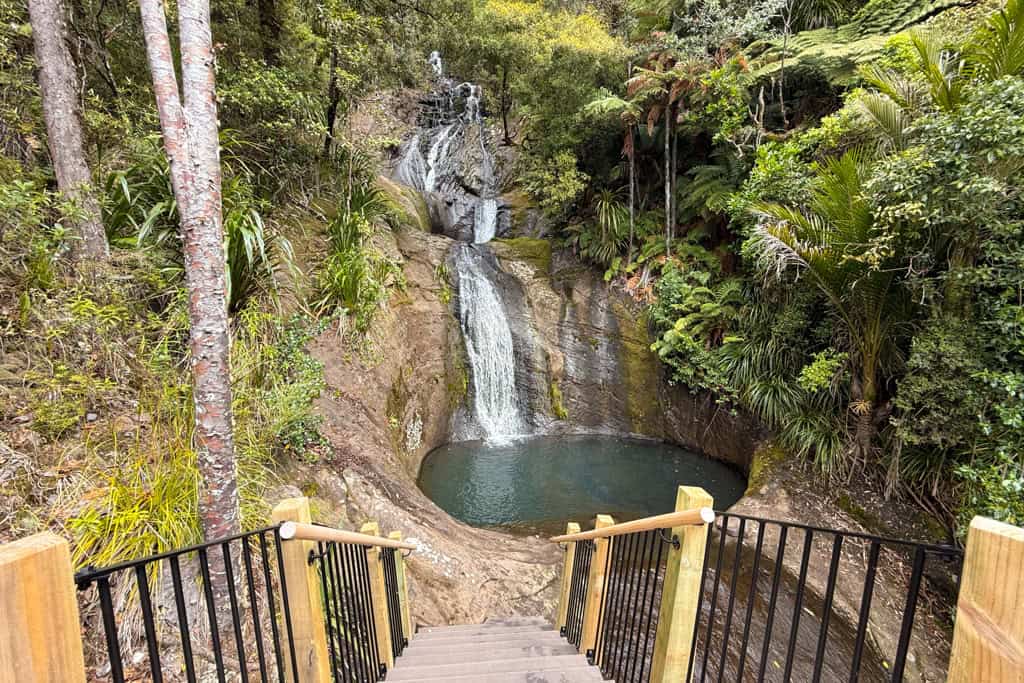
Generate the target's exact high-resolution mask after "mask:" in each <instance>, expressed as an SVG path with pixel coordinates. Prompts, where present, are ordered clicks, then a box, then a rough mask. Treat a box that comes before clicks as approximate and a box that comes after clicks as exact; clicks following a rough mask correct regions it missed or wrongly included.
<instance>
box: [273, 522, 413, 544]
mask: <svg viewBox="0 0 1024 683" xmlns="http://www.w3.org/2000/svg"><path fill="white" fill-rule="evenodd" d="M279 533H280V534H281V538H282V539H283V540H285V541H291V540H296V541H321V542H323V543H353V544H355V545H365V546H370V547H377V548H395V549H396V550H416V546H415V545H413V544H412V543H407V542H405V541H397V540H395V539H391V538H382V537H380V536H369V535H367V534H358V533H356V532H354V531H342V530H341V529H332V528H330V527H326V526H317V525H316V524H303V523H302V522H285V523H284V524H282V525H281V530H280V532H279Z"/></svg>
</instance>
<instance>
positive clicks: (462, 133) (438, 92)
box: [394, 51, 527, 438]
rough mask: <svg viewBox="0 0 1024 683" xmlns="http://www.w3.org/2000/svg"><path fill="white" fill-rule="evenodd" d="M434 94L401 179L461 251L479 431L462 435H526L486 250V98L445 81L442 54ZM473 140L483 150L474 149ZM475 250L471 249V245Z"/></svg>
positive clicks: (489, 174) (492, 232)
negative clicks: (424, 197) (429, 206)
mask: <svg viewBox="0 0 1024 683" xmlns="http://www.w3.org/2000/svg"><path fill="white" fill-rule="evenodd" d="M428 62H429V64H430V68H431V69H432V70H433V74H434V77H435V78H434V83H435V86H434V90H433V91H432V92H431V93H430V94H429V95H427V96H425V97H424V98H423V99H421V107H420V112H419V116H418V119H417V128H416V131H415V132H414V133H413V135H412V136H410V138H409V140H408V141H407V142H406V144H405V145H404V147H403V148H402V154H401V158H400V159H399V162H398V165H397V166H396V167H395V171H394V175H395V177H396V179H398V180H399V181H401V182H403V183H405V184H406V185H409V186H410V187H414V188H416V189H418V190H420V191H421V192H424V193H428V194H429V198H428V201H432V202H435V203H434V206H438V207H441V209H442V210H441V211H440V212H439V213H440V214H442V215H443V219H444V220H445V221H447V222H446V223H445V226H444V227H445V230H444V232H445V234H448V235H449V236H452V237H457V239H459V240H460V241H461V242H462V243H461V244H457V245H456V246H455V247H454V248H453V253H452V261H451V262H452V264H453V270H454V273H455V277H456V280H457V282H456V283H453V284H457V288H458V293H459V296H458V309H459V310H458V317H459V324H460V327H461V329H462V335H463V338H464V340H465V344H466V352H467V356H468V360H469V364H470V370H471V372H470V381H471V391H470V395H471V403H472V404H471V405H470V406H469V409H470V410H469V417H470V418H471V421H472V422H473V423H474V425H473V426H474V427H475V428H474V429H470V430H469V433H467V434H466V435H463V436H464V437H467V438H474V437H476V436H478V435H480V434H482V435H483V436H484V437H486V438H495V437H504V436H510V435H516V434H522V433H524V432H526V431H527V428H526V420H524V419H522V417H521V414H520V410H519V393H518V391H517V389H516V377H515V359H516V349H515V342H514V337H513V335H512V329H511V326H510V324H509V320H508V316H507V315H506V307H505V304H504V302H503V300H502V294H501V290H500V288H499V287H497V286H496V281H495V276H496V273H495V269H496V268H497V265H496V262H495V261H494V258H493V256H492V254H491V250H490V247H489V246H487V242H490V241H491V240H492V239H494V238H495V236H496V235H497V232H498V208H499V207H498V195H499V192H498V183H497V181H496V179H495V173H494V155H493V152H492V150H491V143H490V140H489V137H488V135H487V127H486V123H485V119H484V108H483V91H482V89H481V88H480V86H479V85H476V84H475V83H468V82H463V83H456V82H455V81H454V80H453V79H451V78H449V77H447V76H445V74H444V67H443V62H442V60H441V54H440V53H439V52H436V51H435V52H432V53H431V54H430V58H429V60H428ZM472 134H477V137H479V149H476V148H475V143H474V144H473V146H472V147H471V146H470V141H471V139H472ZM469 243H472V244H469Z"/></svg>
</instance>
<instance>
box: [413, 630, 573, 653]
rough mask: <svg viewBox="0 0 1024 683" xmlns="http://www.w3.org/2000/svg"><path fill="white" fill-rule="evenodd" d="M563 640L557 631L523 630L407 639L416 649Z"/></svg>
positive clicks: (511, 645) (514, 645) (519, 644)
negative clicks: (519, 631) (428, 638)
mask: <svg viewBox="0 0 1024 683" xmlns="http://www.w3.org/2000/svg"><path fill="white" fill-rule="evenodd" d="M559 641H561V642H564V640H563V639H562V638H561V637H560V636H559V635H558V632H557V631H554V630H551V631H525V632H522V633H500V632H496V633H481V634H477V635H465V636H461V637H456V636H452V637H450V638H435V639H432V640H427V639H421V638H418V637H415V636H414V637H413V639H412V640H411V641H409V647H410V648H413V647H415V648H416V649H420V648H424V649H428V648H438V647H441V648H449V647H457V646H469V647H474V646H482V647H494V646H495V645H497V644H501V643H506V644H507V645H508V646H509V647H524V646H526V645H531V644H534V643H536V644H539V645H544V644H551V643H557V642H559Z"/></svg>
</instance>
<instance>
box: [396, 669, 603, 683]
mask: <svg viewBox="0 0 1024 683" xmlns="http://www.w3.org/2000/svg"><path fill="white" fill-rule="evenodd" d="M387 680H389V681H390V680H393V679H392V678H391V676H390V675H389V676H388V678H387ZM410 680H411V679H410ZM415 680H416V681H419V682H420V683H440V682H441V681H445V682H446V683H591V682H592V681H603V680H604V679H603V678H602V677H601V672H600V671H599V670H598V669H597V668H596V667H593V666H585V667H579V668H573V669H567V668H562V669H555V670H553V671H547V670H544V669H531V670H529V671H514V672H512V671H510V672H505V673H486V674H479V673H478V674H470V675H468V676H441V677H440V678H416V679H415Z"/></svg>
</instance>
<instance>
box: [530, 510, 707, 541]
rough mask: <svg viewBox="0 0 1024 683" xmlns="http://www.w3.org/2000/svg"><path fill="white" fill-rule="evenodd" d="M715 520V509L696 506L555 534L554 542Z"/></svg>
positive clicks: (668, 527)
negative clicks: (689, 508)
mask: <svg viewBox="0 0 1024 683" xmlns="http://www.w3.org/2000/svg"><path fill="white" fill-rule="evenodd" d="M714 521H715V511H714V510H712V509H711V508H695V509H693V510H682V511H680V512H669V513H668V514H664V515H655V516H654V517H644V518H643V519H635V520H633V521H632V522H622V523H621V524H613V525H611V526H606V527H604V528H603V529H592V530H590V531H581V532H580V533H578V534H562V535H561V536H554V537H552V538H551V539H550V540H551V542H552V543H569V542H573V541H589V540H591V539H593V538H606V537H608V536H621V535H622V534H635V533H638V532H640V531H650V530H651V529H671V528H673V527H677V526H696V525H699V524H711V523H712V522H714Z"/></svg>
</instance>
